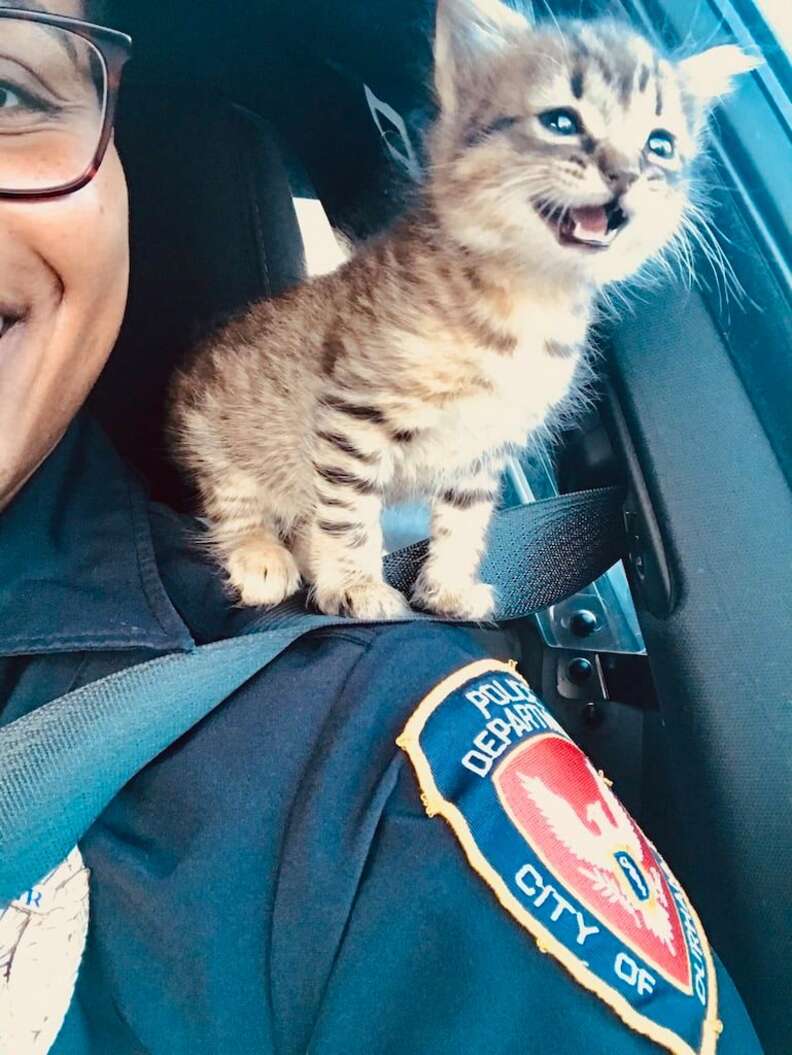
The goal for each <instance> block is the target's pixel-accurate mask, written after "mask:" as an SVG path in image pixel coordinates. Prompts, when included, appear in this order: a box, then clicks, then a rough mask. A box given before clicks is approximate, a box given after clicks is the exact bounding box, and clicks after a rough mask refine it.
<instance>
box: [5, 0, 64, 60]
mask: <svg viewBox="0 0 792 1055" xmlns="http://www.w3.org/2000/svg"><path fill="white" fill-rule="evenodd" d="M13 10H16V11H20V10H21V11H35V12H36V13H37V14H41V15H54V17H55V18H57V17H58V16H57V15H55V12H54V11H50V10H48V9H47V8H46V7H44V6H43V4H39V3H38V2H37V0H3V2H2V3H0V11H13ZM36 25H40V26H41V28H42V29H44V30H46V31H47V32H48V33H49V35H50V36H51V37H53V39H54V40H57V42H58V43H59V44H60V46H61V47H62V48H63V49H64V50H65V52H66V54H67V55H68V56H69V58H70V59H71V61H72V63H73V64H74V65H75V66H79V65H80V59H79V56H78V55H77V48H75V46H74V44H73V43H72V41H71V38H70V37H69V36H68V34H64V32H63V30H61V31H60V32H59V31H58V29H57V27H55V26H48V25H47V24H46V23H41V22H37V23H36Z"/></svg>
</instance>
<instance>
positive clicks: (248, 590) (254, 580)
mask: <svg viewBox="0 0 792 1055" xmlns="http://www.w3.org/2000/svg"><path fill="white" fill-rule="evenodd" d="M227 570H228V578H229V581H230V583H231V585H232V586H233V587H234V589H235V590H236V591H237V593H238V594H239V600H240V601H241V603H242V604H244V605H251V606H258V605H266V606H267V607H268V608H271V607H272V606H273V605H276V604H280V603H281V601H285V600H286V598H287V597H291V596H292V594H295V593H297V591H298V590H299V588H300V572H299V569H298V567H297V563H296V561H295V560H294V557H293V556H292V555H291V553H290V552H289V551H288V550H287V549H286V547H285V546H283V545H281V544H280V543H278V542H268V541H264V540H261V539H255V540H253V539H251V540H250V541H249V542H246V543H243V544H242V545H241V546H239V547H238V548H237V549H235V550H234V552H233V553H231V554H230V556H229V557H228V560H227Z"/></svg>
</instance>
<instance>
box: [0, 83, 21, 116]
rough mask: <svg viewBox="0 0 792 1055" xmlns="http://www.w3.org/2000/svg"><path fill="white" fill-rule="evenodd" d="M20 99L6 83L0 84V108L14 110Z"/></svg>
mask: <svg viewBox="0 0 792 1055" xmlns="http://www.w3.org/2000/svg"><path fill="white" fill-rule="evenodd" d="M21 102H22V100H21V98H20V97H19V93H18V92H15V91H13V90H12V89H11V88H10V87H9V86H8V85H7V84H0V110H15V109H16V108H17V107H18V106H20V104H21Z"/></svg>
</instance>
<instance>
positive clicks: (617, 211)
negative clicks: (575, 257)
mask: <svg viewBox="0 0 792 1055" xmlns="http://www.w3.org/2000/svg"><path fill="white" fill-rule="evenodd" d="M535 206H536V211H537V212H538V213H539V215H540V216H541V218H542V219H543V220H544V221H545V223H546V224H547V225H548V227H550V228H551V230H552V231H553V232H554V233H555V236H556V238H557V239H558V241H559V242H560V243H561V245H573V246H577V247H579V248H580V249H593V250H598V249H607V248H608V246H609V245H610V244H611V242H612V241H613V239H614V238H615V237H616V235H617V234H618V233H619V231H621V230H622V229H623V228H624V227H625V226H626V225H627V215H626V213H625V212H624V210H623V209H622V208H621V206H620V205H619V203H618V201H617V199H616V198H614V199H613V201H609V202H607V203H606V204H605V205H580V206H578V207H577V208H563V207H555V206H551V205H550V204H549V203H548V202H542V201H538V202H536V203H535Z"/></svg>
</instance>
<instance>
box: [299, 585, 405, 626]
mask: <svg viewBox="0 0 792 1055" xmlns="http://www.w3.org/2000/svg"><path fill="white" fill-rule="evenodd" d="M313 596H314V600H315V601H316V604H317V605H318V607H319V608H320V609H321V610H322V611H323V612H324V613H325V615H347V616H350V617H351V618H352V619H360V620H362V621H363V622H367V623H379V622H382V621H383V620H389V619H403V618H404V617H405V616H406V615H409V612H410V606H409V605H408V604H407V600H406V598H405V597H404V595H403V594H400V593H399V591H398V590H394V589H393V587H392V586H388V584H387V583H384V582H364V583H358V584H357V585H356V586H347V587H345V588H344V589H343V590H340V591H339V590H338V589H327V588H322V586H317V587H316V588H315V589H314V594H313Z"/></svg>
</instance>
